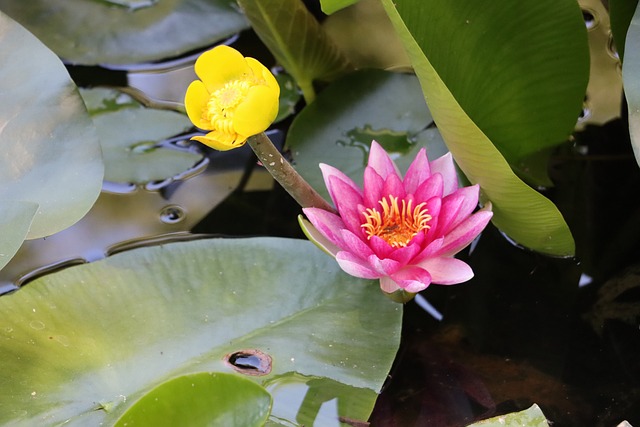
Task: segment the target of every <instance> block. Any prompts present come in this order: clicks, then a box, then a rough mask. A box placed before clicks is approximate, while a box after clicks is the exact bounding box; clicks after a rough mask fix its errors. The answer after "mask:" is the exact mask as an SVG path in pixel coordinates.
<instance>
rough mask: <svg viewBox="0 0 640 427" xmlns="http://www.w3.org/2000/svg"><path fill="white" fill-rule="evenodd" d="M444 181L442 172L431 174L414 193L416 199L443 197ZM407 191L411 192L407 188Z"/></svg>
mask: <svg viewBox="0 0 640 427" xmlns="http://www.w3.org/2000/svg"><path fill="white" fill-rule="evenodd" d="M442 191H443V181H442V174H439V173H437V174H435V175H431V176H430V177H429V178H428V179H427V180H426V181H424V182H423V183H422V184H420V186H419V187H418V188H417V189H416V190H415V192H414V193H413V195H414V197H415V198H416V200H420V201H424V200H429V199H430V198H432V197H438V198H442ZM407 192H410V191H408V190H407Z"/></svg>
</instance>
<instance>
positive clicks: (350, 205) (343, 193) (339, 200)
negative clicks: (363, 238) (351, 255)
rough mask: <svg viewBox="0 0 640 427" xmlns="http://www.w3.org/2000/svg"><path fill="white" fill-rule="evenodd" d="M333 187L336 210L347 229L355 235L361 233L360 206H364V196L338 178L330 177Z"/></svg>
mask: <svg viewBox="0 0 640 427" xmlns="http://www.w3.org/2000/svg"><path fill="white" fill-rule="evenodd" d="M329 180H330V181H331V187H332V189H333V191H334V193H335V200H334V202H335V204H336V209H338V212H339V214H340V216H341V217H342V220H343V221H344V223H345V225H346V227H347V228H348V229H349V230H351V231H352V232H354V233H358V232H360V229H361V227H360V226H361V225H362V218H361V215H362V212H361V211H360V210H359V208H358V206H359V205H362V195H361V193H360V192H356V191H355V190H354V189H353V187H352V186H350V185H349V184H348V183H346V182H344V181H342V180H341V179H339V178H337V177H336V176H331V177H329Z"/></svg>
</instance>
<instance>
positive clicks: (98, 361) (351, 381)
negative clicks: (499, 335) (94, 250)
mask: <svg viewBox="0 0 640 427" xmlns="http://www.w3.org/2000/svg"><path fill="white" fill-rule="evenodd" d="M0 313H2V315H3V322H2V325H0V359H1V360H2V361H3V362H2V363H3V369H2V370H0V424H7V423H11V424H12V425H16V426H20V425H25V426H32V425H40V424H42V420H46V421H47V424H50V425H53V424H58V423H63V422H65V423H66V424H65V425H69V426H86V425H99V424H101V423H104V424H106V425H111V424H112V423H113V422H115V421H116V420H117V419H118V418H119V417H120V416H122V414H123V413H124V412H125V411H126V410H127V409H128V408H129V407H130V406H131V405H132V404H133V403H134V402H135V401H137V400H138V399H140V398H141V397H142V396H144V395H145V394H146V393H148V392H149V391H151V390H152V389H154V388H155V387H157V386H158V385H160V384H162V383H164V382H165V381H167V380H168V379H171V378H174V377H177V376H181V375H187V374H192V373H197V372H221V373H235V374H237V375H246V377H247V378H249V379H252V380H253V381H255V382H257V383H259V384H262V385H264V386H265V387H267V388H268V389H269V390H270V392H271V393H272V394H273V395H274V396H275V401H274V411H273V414H272V415H273V416H274V417H276V418H279V419H283V420H288V422H289V424H287V425H291V423H293V422H294V421H295V420H291V419H288V418H287V416H288V415H287V414H286V411H285V409H281V410H276V409H277V408H283V407H286V406H287V405H284V406H283V404H281V403H279V400H278V399H285V398H286V399H292V398H294V397H292V396H294V395H295V393H294V395H292V394H291V393H288V392H286V393H285V392H283V393H282V394H280V393H279V392H277V391H274V390H273V388H274V387H275V385H274V384H278V385H279V387H278V388H279V389H281V390H284V391H286V390H292V389H293V388H296V386H295V384H299V383H300V379H299V377H296V376H295V375H293V374H297V375H302V376H304V377H305V378H306V381H310V380H312V379H322V378H326V379H329V380H331V381H329V382H328V383H327V384H332V383H340V384H339V387H338V386H336V387H329V388H328V389H327V388H323V390H325V391H324V393H326V394H325V396H329V395H331V394H333V396H334V398H335V399H337V409H336V408H334V411H333V413H332V417H333V420H334V421H335V420H336V417H337V416H344V417H348V418H352V419H367V418H368V416H369V414H370V412H371V410H372V408H373V404H374V402H375V396H376V393H377V392H379V391H380V388H381V386H382V384H383V382H384V380H385V378H386V375H387V373H388V371H389V369H390V367H391V363H392V362H393V359H394V357H395V353H396V351H397V348H398V344H399V340H400V326H401V317H402V306H401V305H399V304H395V303H393V302H392V301H389V300H388V299H387V298H386V297H385V296H384V295H382V293H381V292H380V289H379V286H378V284H377V283H375V282H373V281H368V280H361V279H356V278H353V277H351V276H348V275H346V274H345V273H343V272H342V271H341V270H340V269H339V267H338V266H337V263H336V262H335V261H334V260H333V258H331V257H328V256H326V255H325V254H324V253H322V252H321V251H319V250H317V249H316V248H315V247H314V246H313V244H312V243H310V242H307V241H302V240H292V239H278V238H254V239H228V240H227V239H211V240H196V241H191V242H182V243H172V244H166V245H163V246H157V247H149V248H143V249H137V250H133V251H130V252H123V253H120V254H117V255H114V256H112V257H110V258H107V259H105V260H103V261H97V262H95V263H91V264H85V265H81V266H77V267H71V268H69V269H66V270H63V271H61V272H58V273H54V274H51V275H48V276H44V277H42V278H40V279H37V280H35V281H33V282H31V283H29V284H28V285H27V286H26V287H24V288H22V289H20V290H18V291H17V292H14V293H12V294H9V295H5V296H3V297H0ZM255 350H259V351H260V352H262V354H263V356H261V360H262V358H265V357H266V356H268V357H270V358H271V363H270V366H271V370H270V371H269V370H268V369H261V370H257V369H250V368H243V369H240V368H238V366H242V363H240V364H238V366H235V367H234V366H232V364H230V363H229V362H227V361H225V360H231V357H230V356H231V355H234V354H235V355H237V354H250V353H251V352H255ZM265 355H266V356H265ZM250 359H251V358H250V357H249V358H247V359H246V362H245V365H248V364H250V363H249V362H251V360H250ZM261 373H262V374H263V375H256V374H261ZM288 383H291V386H290V387H289V386H287V384H288ZM285 386H287V387H285ZM345 386H349V387H347V388H345ZM282 387H284V388H282ZM298 390H299V389H298ZM278 396H281V397H278ZM329 400H331V399H329ZM335 403H336V402H334V404H335ZM305 405H306V403H304V402H302V403H301V406H300V407H299V408H300V409H298V411H297V412H296V414H298V413H308V411H309V410H308V409H305V408H306V406H305ZM287 410H288V411H290V410H291V409H287ZM283 412H285V413H283ZM296 416H297V415H296ZM323 416H325V415H323ZM310 425H311V423H310ZM324 425H326V424H324Z"/></svg>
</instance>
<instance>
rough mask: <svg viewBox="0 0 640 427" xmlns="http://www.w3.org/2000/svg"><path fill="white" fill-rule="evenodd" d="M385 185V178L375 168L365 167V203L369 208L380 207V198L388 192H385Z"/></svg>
mask: <svg viewBox="0 0 640 427" xmlns="http://www.w3.org/2000/svg"><path fill="white" fill-rule="evenodd" d="M383 187H384V179H382V177H381V176H380V175H378V172H376V171H375V170H374V169H373V168H370V167H366V168H365V169H364V184H363V188H364V191H363V193H364V196H363V198H364V205H365V206H366V207H368V208H375V209H379V208H380V204H379V203H378V202H379V201H380V199H382V198H383V197H385V196H388V194H383V193H382V189H383Z"/></svg>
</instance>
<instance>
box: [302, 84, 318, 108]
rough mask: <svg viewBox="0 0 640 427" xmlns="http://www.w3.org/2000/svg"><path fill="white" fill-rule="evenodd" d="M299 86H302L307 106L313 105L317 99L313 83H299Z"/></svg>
mask: <svg viewBox="0 0 640 427" xmlns="http://www.w3.org/2000/svg"><path fill="white" fill-rule="evenodd" d="M298 86H300V90H301V91H302V97H303V98H304V102H305V104H307V105H309V104H311V103H312V102H313V101H314V100H315V99H316V91H315V89H314V88H313V83H312V82H311V81H304V82H303V81H299V82H298Z"/></svg>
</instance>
